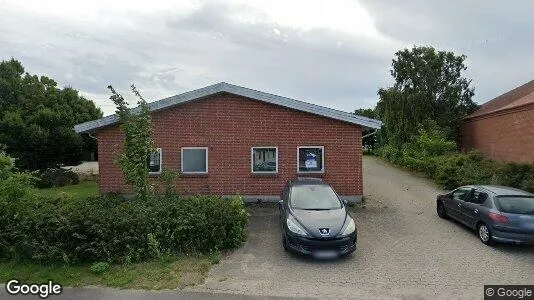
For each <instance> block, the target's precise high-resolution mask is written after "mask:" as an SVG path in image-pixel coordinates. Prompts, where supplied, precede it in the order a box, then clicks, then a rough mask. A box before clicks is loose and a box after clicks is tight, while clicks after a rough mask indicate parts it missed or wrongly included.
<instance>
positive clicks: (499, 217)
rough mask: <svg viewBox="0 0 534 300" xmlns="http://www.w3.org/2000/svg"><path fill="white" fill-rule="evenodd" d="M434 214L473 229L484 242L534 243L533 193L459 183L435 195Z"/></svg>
mask: <svg viewBox="0 0 534 300" xmlns="http://www.w3.org/2000/svg"><path fill="white" fill-rule="evenodd" d="M436 209H437V213H438V216H439V217H441V218H443V219H447V218H449V217H450V218H452V219H455V220H457V221H459V222H461V223H463V224H465V225H467V226H469V227H470V228H472V229H475V230H476V231H477V235H478V238H479V239H480V241H482V243H484V244H487V245H489V244H492V243H493V242H495V241H497V242H504V243H529V244H531V243H533V244H534V194H531V193H528V192H525V191H522V190H519V189H514V188H510V187H504V186H487V185H474V186H462V187H459V188H457V189H455V190H454V191H452V192H450V193H447V194H444V195H438V197H437V208H436Z"/></svg>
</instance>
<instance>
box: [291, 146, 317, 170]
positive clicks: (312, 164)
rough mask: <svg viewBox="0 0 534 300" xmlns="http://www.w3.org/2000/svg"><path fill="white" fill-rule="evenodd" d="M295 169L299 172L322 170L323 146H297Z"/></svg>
mask: <svg viewBox="0 0 534 300" xmlns="http://www.w3.org/2000/svg"><path fill="white" fill-rule="evenodd" d="M297 164H298V165H297V166H298V169H297V171H298V172H299V173H323V172H324V147H323V146H305V147H304V146H303V147H298V148H297Z"/></svg>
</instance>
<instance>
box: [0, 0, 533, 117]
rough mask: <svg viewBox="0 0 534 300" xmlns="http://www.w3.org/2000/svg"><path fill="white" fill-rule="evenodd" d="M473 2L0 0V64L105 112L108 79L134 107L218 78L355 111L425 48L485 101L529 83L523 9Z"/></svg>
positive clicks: (529, 42)
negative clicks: (42, 77) (414, 50)
mask: <svg viewBox="0 0 534 300" xmlns="http://www.w3.org/2000/svg"><path fill="white" fill-rule="evenodd" d="M429 3H432V5H431V4H429ZM447 3H449V4H447ZM481 3H482V2H478V1H462V2H460V1H449V2H443V3H441V2H439V3H438V2H429V1H423V0H409V1H403V2H402V3H401V2H396V1H387V0H373V1H371V0H369V1H362V2H357V1H351V0H340V1H338V2H336V5H333V4H332V2H327V1H320V0H312V1H302V0H298V1H297V0H295V1H292V2H291V3H288V2H287V1H274V0H273V1H266V0H252V1H248V0H247V1H244V0H231V1H222V0H215V1H203V0H201V1H194V0H192V1H174V2H173V1H160V0H152V1H150V3H148V2H135V1H134V2H130V1H112V2H106V1H103V0H98V1H91V2H86V3H84V4H82V5H81V6H80V5H79V4H78V3H76V4H72V3H70V2H64V1H57V0H54V1H47V2H46V5H45V4H39V3H37V4H36V3H35V2H34V1H5V0H4V2H3V3H2V0H0V6H2V7H3V9H2V10H1V11H0V27H1V28H2V31H0V59H8V58H10V57H15V58H16V59H19V60H21V61H22V63H23V64H24V65H25V67H26V68H27V71H29V72H31V73H36V74H46V75H48V76H50V77H52V78H54V79H56V80H57V81H58V82H59V83H60V84H61V85H69V86H72V87H74V88H76V89H79V90H80V91H81V92H82V93H83V94H84V95H87V96H88V97H90V98H91V99H93V100H95V101H96V102H97V104H98V105H100V106H101V107H102V108H103V110H104V112H105V114H109V113H113V111H114V108H113V106H112V105H111V102H110V101H109V100H108V96H109V94H108V91H107V89H106V86H107V85H108V84H113V85H114V86H115V87H116V88H117V89H118V90H119V91H121V92H122V93H123V94H124V95H125V96H126V95H128V98H130V99H131V100H132V103H133V102H135V98H134V97H129V96H130V93H129V92H128V89H129V85H130V84H131V83H135V84H136V86H137V87H138V88H139V90H141V92H142V93H143V95H144V96H145V98H147V99H150V100H157V99H161V98H164V97H167V96H171V95H175V94H178V93H182V92H186V91H189V90H192V89H195V88H200V87H203V86H206V85H209V84H213V83H216V82H219V81H226V82H229V83H234V84H238V85H242V86H245V87H250V88H254V89H259V90H262V91H266V92H270V93H274V94H279V95H282V96H289V97H293V98H296V99H299V100H303V101H309V102H313V103H316V104H319V105H326V106H330V107H333V108H337V109H342V110H345V111H353V110H354V109H356V108H360V107H372V106H374V104H375V103H376V101H377V96H376V92H377V89H378V88H379V87H384V86H388V85H390V84H391V78H390V75H389V67H390V64H391V59H392V58H393V54H394V52H395V51H397V50H399V49H401V48H404V47H409V46H411V45H413V44H429V45H435V46H436V47H438V48H444V49H448V50H454V51H458V52H459V53H465V54H467V55H468V61H467V62H468V65H469V72H468V73H467V74H468V75H469V76H470V77H472V78H473V84H474V85H475V86H476V88H477V99H478V100H479V101H485V100H488V99H489V98H491V97H493V96H496V95H497V94H498V93H499V92H504V91H506V90H509V89H510V88H512V87H514V86H517V85H520V84H522V83H524V82H526V81H528V80H530V79H532V71H531V68H530V69H529V68H524V66H528V65H532V63H534V61H533V59H534V58H533V57H532V56H531V55H530V54H529V51H530V49H531V46H532V42H533V41H532V37H530V36H528V35H527V34H526V32H527V31H528V28H532V25H533V24H532V23H533V21H531V20H530V19H528V18H527V16H528V11H529V9H530V8H531V7H532V6H533V5H531V4H529V2H521V1H517V2H514V3H517V4H516V5H514V6H510V7H508V6H504V4H506V3H507V2H502V3H501V2H499V3H501V4H499V5H497V4H495V5H490V4H487V3H486V2H484V3H482V4H484V6H483V7H481ZM492 3H493V2H492ZM454 5H455V6H458V5H461V8H460V9H459V8H454V7H453V6H454ZM530 11H531V10H530ZM503 12H508V13H510V14H513V16H510V15H509V14H507V13H503ZM495 18H497V19H495ZM495 20H497V21H495ZM498 22H501V23H498Z"/></svg>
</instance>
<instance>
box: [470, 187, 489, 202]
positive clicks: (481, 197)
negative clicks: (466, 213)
mask: <svg viewBox="0 0 534 300" xmlns="http://www.w3.org/2000/svg"><path fill="white" fill-rule="evenodd" d="M486 199H488V194H486V193H484V192H481V191H478V190H475V192H474V193H473V197H471V199H470V201H471V202H472V203H474V204H483V203H484V202H486Z"/></svg>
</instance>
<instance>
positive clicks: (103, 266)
mask: <svg viewBox="0 0 534 300" xmlns="http://www.w3.org/2000/svg"><path fill="white" fill-rule="evenodd" d="M107 270H109V263H107V262H105V261H100V262H96V263H94V264H93V265H91V272H93V273H95V274H103V273H105V272H107Z"/></svg>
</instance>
